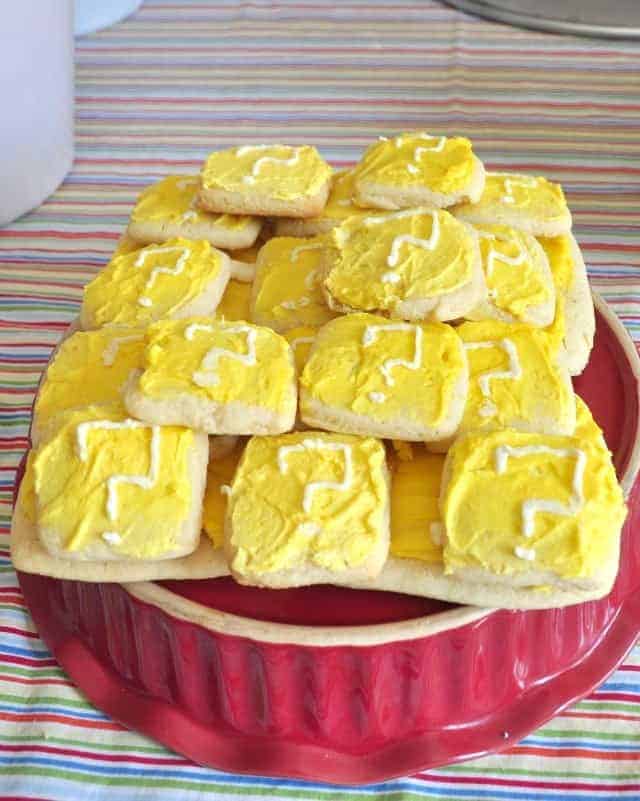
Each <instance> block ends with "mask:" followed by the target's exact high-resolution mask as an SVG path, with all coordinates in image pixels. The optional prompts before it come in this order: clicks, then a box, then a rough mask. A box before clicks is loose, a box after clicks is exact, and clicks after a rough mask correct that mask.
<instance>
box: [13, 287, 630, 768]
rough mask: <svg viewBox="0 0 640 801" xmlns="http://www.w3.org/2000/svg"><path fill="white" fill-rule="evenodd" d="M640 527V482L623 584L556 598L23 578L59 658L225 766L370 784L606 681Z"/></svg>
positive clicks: (90, 684) (604, 361)
mask: <svg viewBox="0 0 640 801" xmlns="http://www.w3.org/2000/svg"><path fill="white" fill-rule="evenodd" d="M598 306H599V308H598V313H597V334H596V344H595V347H594V350H593V354H592V358H591V360H590V363H589V367H588V368H587V370H586V371H585V373H584V374H583V376H581V377H580V379H578V380H577V381H576V389H577V391H578V392H579V393H580V394H581V395H582V397H583V398H584V399H585V400H586V401H587V403H588V404H589V406H590V407H591V409H592V411H593V413H594V416H595V418H596V420H597V421H598V422H599V423H600V425H601V426H602V427H603V428H604V431H605V435H606V438H607V442H608V444H609V447H610V448H611V449H612V450H613V452H614V459H615V464H616V468H617V470H618V474H619V476H620V478H621V480H622V482H623V484H624V485H625V487H626V489H630V486H631V484H632V483H633V478H634V476H635V472H636V466H637V462H638V409H639V403H638V373H639V371H638V366H637V365H638V360H637V356H636V354H635V349H634V347H633V344H632V343H631V341H630V340H629V339H628V337H627V335H626V334H625V333H624V331H623V329H622V327H621V326H620V324H619V323H618V322H617V321H616V320H615V318H614V317H613V316H612V314H611V313H610V312H609V311H608V310H607V309H606V307H605V306H604V305H602V304H601V303H599V304H598ZM639 526H640V487H639V486H638V485H636V487H635V489H634V490H633V491H632V492H631V494H630V497H629V518H628V520H627V524H626V526H625V531H624V534H623V541H622V555H621V568H620V573H619V576H618V579H617V581H616V584H615V586H614V589H613V591H612V592H611V594H610V595H609V596H608V597H607V598H605V599H602V600H600V601H592V602H589V603H584V604H580V605H576V606H573V607H568V608H565V609H558V610H543V611H529V612H508V611H504V610H502V611H497V612H487V611H486V610H485V611H482V610H480V611H475V612H474V611H473V610H471V609H470V608H468V607H467V608H463V607H452V606H448V605H447V604H443V603H439V602H434V601H428V600H426V599H419V598H414V597H410V596H402V595H394V594H389V593H377V592H365V591H358V590H347V589H341V588H334V587H310V588H304V589H299V590H285V591H267V590H257V589H255V590H254V589H250V588H246V587H239V586H237V585H235V584H234V582H233V581H231V579H215V580H208V581H192V582H185V581H181V582H163V583H162V584H149V583H140V584H129V585H109V584H84V583H81V582H73V581H59V580H55V579H49V578H43V577H41V576H35V575H28V574H24V573H23V574H21V575H20V583H21V585H22V589H23V592H24V595H25V598H26V601H27V604H28V605H29V608H30V610H31V612H32V614H33V617H34V620H35V622H36V624H37V626H38V629H39V631H40V633H41V635H42V637H43V639H44V640H45V642H46V643H47V645H48V646H49V648H50V649H51V650H52V651H53V653H54V654H55V656H56V658H57V659H58V661H59V662H60V664H61V665H62V666H63V667H64V669H65V670H66V671H67V673H69V675H70V676H71V678H72V679H73V680H74V681H75V682H76V684H77V685H78V686H79V687H80V688H81V690H82V691H83V692H84V693H85V694H86V695H87V697H88V698H89V699H90V700H91V701H92V702H93V703H95V704H96V706H98V707H99V708H101V709H103V710H104V711H106V712H108V713H109V714H110V715H112V716H113V717H114V718H116V719H117V720H119V721H121V722H122V723H124V724H125V725H127V726H129V727H131V728H134V729H137V730H139V731H142V732H144V733H145V734H148V735H149V736H151V737H153V738H155V739H157V740H159V741H160V742H162V743H164V744H165V745H167V746H169V747H170V748H172V749H174V750H175V751H177V752H179V753H181V754H184V755H185V756H187V757H189V758H191V759H193V760H194V761H196V762H199V763H201V764H205V765H211V766H213V767H216V768H221V769H224V770H229V771H235V772H241V773H257V774H264V775H271V776H290V777H300V778H305V779H315V780H322V781H328V782H340V783H348V784H359V783H365V782H372V781H379V780H383V779H387V778H391V777H394V776H401V775H406V774H408V773H412V772H416V771H418V770H423V769H426V768H430V767H435V766H437V765H442V764H444V763H447V762H452V761H455V760H461V759H465V758H469V757H471V756H477V755H481V754H486V753H488V752H492V751H497V750H500V749H501V748H504V747H505V746H508V745H510V744H512V743H514V742H516V741H517V740H519V739H520V738H522V737H523V736H525V735H526V734H528V733H529V732H530V731H532V730H533V729H534V728H536V727H537V726H539V725H541V724H542V723H544V722H545V721H546V720H548V719H549V718H550V717H552V716H553V715H554V714H556V713H557V712H558V711H559V710H561V709H563V708H564V707H565V706H567V705H568V704H570V703H572V702H573V701H575V700H577V699H578V698H581V697H582V696H584V695H586V694H587V693H588V692H590V691H591V690H592V689H593V688H594V687H595V686H596V685H597V684H599V683H600V682H601V681H602V680H603V679H604V678H605V677H606V676H607V675H608V674H609V673H610V672H611V671H612V670H613V669H614V668H615V667H616V666H617V665H618V663H619V662H620V661H621V660H622V659H623V658H624V656H625V654H626V653H627V651H628V649H629V648H630V647H631V646H632V645H633V643H634V642H635V640H636V638H637V636H638V634H639V633H640V537H638V530H639Z"/></svg>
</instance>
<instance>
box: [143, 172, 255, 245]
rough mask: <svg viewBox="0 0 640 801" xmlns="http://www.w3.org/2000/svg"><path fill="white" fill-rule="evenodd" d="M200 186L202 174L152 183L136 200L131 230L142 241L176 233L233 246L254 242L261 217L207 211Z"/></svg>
mask: <svg viewBox="0 0 640 801" xmlns="http://www.w3.org/2000/svg"><path fill="white" fill-rule="evenodd" d="M199 189H200V176H199V175H168V176H167V177H166V178H163V179H162V180H161V181H157V182H156V183H155V184H151V186H148V187H147V188H146V189H145V190H144V191H143V192H142V193H141V194H140V196H139V197H138V200H137V201H136V205H135V206H134V208H133V211H132V212H131V220H130V221H129V227H128V228H127V234H128V235H129V236H130V237H131V238H132V239H134V240H136V241H138V242H140V243H141V245H149V244H151V243H153V242H156V243H158V242H166V241H167V240H168V239H174V238H175V237H182V238H183V239H206V240H207V241H208V242H211V244H212V245H215V246H216V247H220V248H228V249H229V250H233V249H236V248H246V247H249V246H250V245H252V244H253V243H254V242H255V240H256V237H257V236H258V234H259V233H260V226H261V224H262V222H261V220H258V219H256V218H255V217H247V216H242V217H234V216H231V215H229V214H211V213H209V212H207V211H203V210H202V209H199V208H198V207H197V206H196V203H195V201H196V196H197V194H198V190H199Z"/></svg>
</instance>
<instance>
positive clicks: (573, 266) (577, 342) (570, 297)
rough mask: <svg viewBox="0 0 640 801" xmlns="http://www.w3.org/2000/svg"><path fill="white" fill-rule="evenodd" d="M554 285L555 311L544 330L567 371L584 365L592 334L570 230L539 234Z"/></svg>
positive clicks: (587, 293) (583, 275)
mask: <svg viewBox="0 0 640 801" xmlns="http://www.w3.org/2000/svg"><path fill="white" fill-rule="evenodd" d="M538 241H539V242H540V244H541V245H542V247H543V249H544V251H545V253H546V254H547V258H548V260H549V267H550V269H551V273H552V275H553V280H554V283H555V287H556V314H555V317H554V320H553V322H552V323H551V325H549V326H547V328H546V329H545V331H546V332H547V334H548V335H549V337H550V339H551V342H552V343H553V345H554V347H555V348H556V350H557V351H558V352H559V353H560V354H561V358H562V359H563V360H564V361H565V363H566V365H567V368H568V370H569V373H570V374H571V375H574V376H575V375H580V373H582V371H583V370H584V368H585V367H586V366H587V363H588V361H589V356H590V355H591V350H592V348H593V338H594V336H595V328H596V321H595V311H594V308H593V298H592V297H591V289H590V288H589V280H588V278H587V270H586V267H585V264H584V259H583V258H582V253H581V251H580V247H579V245H578V243H577V242H576V240H575V238H574V237H573V236H572V235H571V234H566V235H564V236H556V237H539V239H538Z"/></svg>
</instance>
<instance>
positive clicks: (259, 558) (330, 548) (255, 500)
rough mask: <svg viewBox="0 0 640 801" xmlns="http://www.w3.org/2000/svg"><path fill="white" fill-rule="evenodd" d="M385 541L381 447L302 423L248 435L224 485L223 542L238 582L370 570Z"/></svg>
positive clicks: (323, 578) (284, 581)
mask: <svg viewBox="0 0 640 801" xmlns="http://www.w3.org/2000/svg"><path fill="white" fill-rule="evenodd" d="M388 548H389V485H388V475H387V468H386V461H385V450H384V446H383V445H382V443H381V442H379V441H378V440H376V439H372V438H360V437H350V436H345V435H340V434H326V433H324V432H318V431H307V432H302V433H296V434H287V435H285V436H281V437H254V438H253V439H251V440H250V441H249V443H248V444H247V447H246V448H245V451H244V454H243V456H242V459H241V461H240V464H239V466H238V469H237V471H236V474H235V478H234V480H233V484H232V486H231V493H230V495H229V501H228V506H227V518H226V528H225V549H226V552H227V555H228V559H229V565H230V567H231V571H232V573H233V576H234V577H235V578H236V579H237V580H238V581H239V582H241V583H243V584H253V585H256V586H264V587H297V586H303V585H306V584H317V583H324V582H331V581H332V580H333V579H334V578H338V577H339V578H340V579H343V580H344V579H348V578H349V577H351V578H364V577H367V576H369V577H373V576H375V575H376V574H377V573H379V572H380V570H381V568H382V566H383V564H384V561H385V559H386V557H387V551H388Z"/></svg>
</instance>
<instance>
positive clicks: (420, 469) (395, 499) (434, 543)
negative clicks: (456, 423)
mask: <svg viewBox="0 0 640 801" xmlns="http://www.w3.org/2000/svg"><path fill="white" fill-rule="evenodd" d="M444 459H445V457H444V456H442V455H440V454H435V453H427V452H426V451H425V449H424V446H419V447H418V446H416V447H414V449H413V454H412V459H411V460H406V459H402V458H399V459H397V460H395V464H394V466H393V468H392V474H391V545H390V547H389V552H390V553H391V555H392V556H397V557H399V558H404V559H420V560H422V561H423V562H429V563H430V564H438V563H441V562H442V542H443V532H442V523H441V521H440V509H439V507H438V499H439V497H440V483H441V481H442V467H443V465H444Z"/></svg>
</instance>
